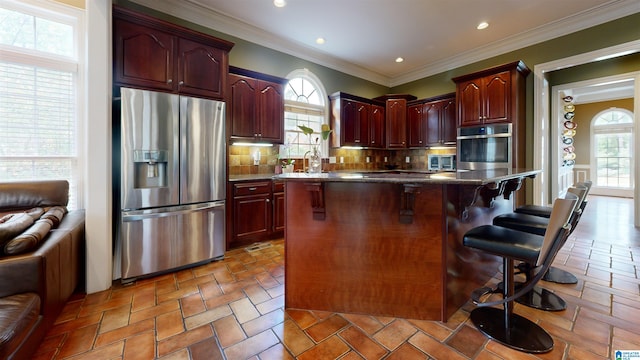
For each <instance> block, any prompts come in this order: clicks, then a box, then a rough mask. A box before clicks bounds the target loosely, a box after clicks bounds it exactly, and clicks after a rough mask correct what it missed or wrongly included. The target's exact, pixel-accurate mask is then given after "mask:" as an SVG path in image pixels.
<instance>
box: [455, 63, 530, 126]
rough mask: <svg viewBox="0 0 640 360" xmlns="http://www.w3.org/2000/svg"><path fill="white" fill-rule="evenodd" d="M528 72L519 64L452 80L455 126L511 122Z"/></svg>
mask: <svg viewBox="0 0 640 360" xmlns="http://www.w3.org/2000/svg"><path fill="white" fill-rule="evenodd" d="M529 72H530V70H529V69H528V68H527V67H526V66H525V65H524V63H523V62H522V61H517V62H513V63H509V64H505V65H501V66H497V67H494V68H491V69H486V70H483V71H479V72H476V73H472V74H467V75H464V76H459V77H456V78H453V81H454V82H455V83H456V96H457V100H458V124H459V125H460V126H474V125H482V124H490V123H504V122H510V123H513V121H514V119H517V118H518V114H519V112H520V111H521V109H520V106H522V105H523V104H524V98H523V96H524V81H525V79H526V77H527V75H528V74H529Z"/></svg>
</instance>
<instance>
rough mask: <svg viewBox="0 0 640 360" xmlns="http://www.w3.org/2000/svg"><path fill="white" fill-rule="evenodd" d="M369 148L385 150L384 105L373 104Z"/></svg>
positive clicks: (370, 118)
mask: <svg viewBox="0 0 640 360" xmlns="http://www.w3.org/2000/svg"><path fill="white" fill-rule="evenodd" d="M369 120H370V123H369V147H373V148H384V146H385V136H384V130H385V129H384V122H385V109H384V106H382V105H377V104H371V116H370V117H369Z"/></svg>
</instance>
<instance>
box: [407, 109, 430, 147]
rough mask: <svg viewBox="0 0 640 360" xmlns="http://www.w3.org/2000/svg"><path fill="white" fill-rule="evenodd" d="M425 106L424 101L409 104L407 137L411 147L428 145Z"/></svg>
mask: <svg viewBox="0 0 640 360" xmlns="http://www.w3.org/2000/svg"><path fill="white" fill-rule="evenodd" d="M424 111H425V106H424V104H423V103H422V102H419V103H417V104H411V105H407V138H408V142H409V144H408V145H409V147H423V146H425V145H426V139H425V137H426V135H427V122H426V117H425V116H424Z"/></svg>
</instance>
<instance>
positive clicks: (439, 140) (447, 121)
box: [407, 93, 457, 148]
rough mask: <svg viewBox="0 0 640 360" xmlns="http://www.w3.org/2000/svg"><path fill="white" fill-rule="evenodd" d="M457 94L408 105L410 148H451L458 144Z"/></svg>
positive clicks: (416, 101) (417, 101) (413, 102)
mask: <svg viewBox="0 0 640 360" xmlns="http://www.w3.org/2000/svg"><path fill="white" fill-rule="evenodd" d="M456 111H457V108H456V99H455V93H451V94H446V95H441V96H437V97H433V98H429V99H421V100H415V101H411V102H409V103H408V104H407V138H408V146H409V147H414V148H415V147H427V146H445V145H446V146H451V145H455V143H456V126H457V124H456Z"/></svg>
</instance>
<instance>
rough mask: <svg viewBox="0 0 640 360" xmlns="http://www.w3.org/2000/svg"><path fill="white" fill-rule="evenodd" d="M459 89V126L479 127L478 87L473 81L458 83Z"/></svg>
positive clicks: (480, 104) (480, 113)
mask: <svg viewBox="0 0 640 360" xmlns="http://www.w3.org/2000/svg"><path fill="white" fill-rule="evenodd" d="M458 88H459V98H458V101H459V104H458V107H459V109H460V110H459V113H458V121H459V122H460V125H462V126H465V125H479V124H481V123H482V102H481V101H482V99H481V97H480V85H479V84H478V83H476V82H474V81H467V82H464V83H460V84H459V85H458Z"/></svg>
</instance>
